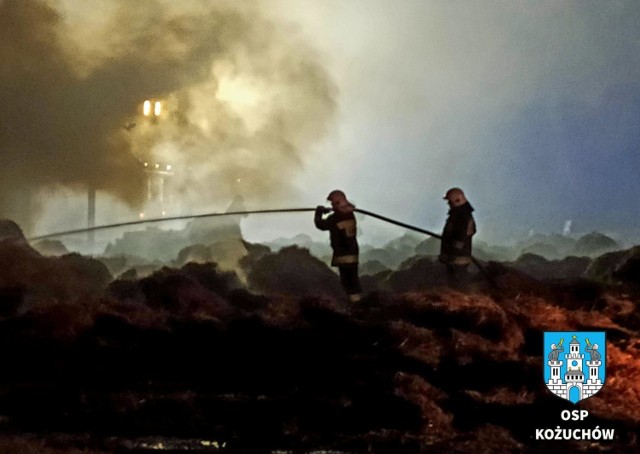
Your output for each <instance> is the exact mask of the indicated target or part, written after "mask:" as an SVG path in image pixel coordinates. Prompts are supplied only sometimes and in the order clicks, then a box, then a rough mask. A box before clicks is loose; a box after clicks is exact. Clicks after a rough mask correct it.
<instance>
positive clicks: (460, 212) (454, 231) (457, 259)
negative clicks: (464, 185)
mask: <svg viewBox="0 0 640 454" xmlns="http://www.w3.org/2000/svg"><path fill="white" fill-rule="evenodd" d="M472 212H473V207H472V206H471V204H470V203H469V202H466V203H464V204H463V205H460V206H458V207H453V208H451V209H450V210H449V216H448V217H447V222H446V223H445V226H444V229H443V231H442V241H441V243H440V261H442V262H444V263H447V264H451V265H468V264H469V263H471V238H472V237H473V235H474V234H475V233H476V223H475V221H474V219H473V215H472V214H471V213H472Z"/></svg>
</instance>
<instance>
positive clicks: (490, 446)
mask: <svg viewBox="0 0 640 454" xmlns="http://www.w3.org/2000/svg"><path fill="white" fill-rule="evenodd" d="M0 230H1V231H2V233H3V236H4V239H3V240H2V241H0V264H2V266H0V277H1V278H2V279H1V281H0V290H1V291H0V308H1V309H2V310H0V353H2V354H1V355H0V357H1V358H2V364H3V368H2V369H3V374H2V376H1V377H0V424H2V427H3V428H4V429H5V430H6V434H7V435H6V436H2V435H0V447H3V449H7V450H10V449H24V448H25V446H26V447H30V446H31V444H32V443H35V442H34V441H33V438H32V437H33V434H37V437H38V440H39V441H38V443H39V444H40V447H41V450H44V448H46V449H49V450H50V452H65V451H67V450H70V449H74V448H77V449H84V450H87V449H89V450H91V449H95V450H98V451H114V450H119V451H124V452H127V450H133V451H135V452H146V451H148V450H151V449H153V446H160V443H162V446H164V447H165V448H166V449H173V451H177V452H180V451H189V450H191V449H192V448H193V449H195V448H194V447H198V449H201V450H204V449H205V448H204V447H203V445H202V444H201V443H200V440H216V442H219V443H223V442H224V443H225V446H227V448H228V449H229V452H265V451H269V450H277V449H289V450H297V451H299V452H308V451H313V450H317V449H331V450H334V451H335V450H342V451H347V452H367V451H369V452H371V451H372V452H398V453H417V452H425V451H427V452H429V451H436V452H439V451H445V450H446V451H452V450H455V451H456V452H469V453H471V452H482V451H514V450H516V451H525V452H527V451H531V452H537V451H539V450H540V449H541V448H542V447H543V446H542V445H539V444H536V443H534V442H533V441H532V436H533V433H534V430H535V428H536V427H539V428H541V427H549V426H553V427H555V426H556V425H557V424H563V423H562V422H561V421H560V420H559V414H560V411H561V410H562V409H565V408H567V407H565V406H563V404H564V401H562V400H561V399H558V398H556V397H554V396H552V395H551V394H550V393H549V392H548V391H547V390H546V389H545V387H544V384H543V382H542V381H541V379H540V362H541V358H540V352H539V348H540V345H541V332H542V331H545V330H566V331H570V330H606V331H607V333H608V334H607V336H608V346H607V350H608V367H607V382H606V386H604V387H603V389H602V390H601V391H600V392H598V394H596V395H595V396H593V397H591V398H589V399H587V400H586V401H584V402H583V403H582V402H581V405H582V406H583V408H585V409H587V410H588V411H589V412H590V416H589V423H590V424H592V427H595V426H596V425H598V426H599V427H601V428H615V429H616V434H617V438H616V439H615V440H613V441H612V442H606V443H609V444H605V442H597V441H595V440H591V441H589V442H578V441H572V442H567V443H568V444H567V449H568V450H582V449H586V448H588V449H601V450H607V449H610V448H611V449H615V450H624V448H625V447H627V446H628V445H629V443H633V440H634V439H635V438H634V437H636V436H637V427H638V423H639V421H640V414H639V413H638V408H640V402H639V400H638V389H637V388H638V380H637V378H638V375H639V374H640V363H639V361H638V359H637V351H638V346H639V343H640V340H639V339H640V337H639V335H638V332H639V330H640V319H639V318H638V315H637V304H638V291H637V287H636V288H635V290H634V287H633V286H627V285H622V286H620V285H621V284H623V283H624V282H625V281H618V283H617V286H607V285H605V284H604V283H599V284H595V283H594V284H593V286H592V291H589V292H584V291H582V290H584V288H583V289H582V290H580V288H577V287H572V286H571V284H570V283H567V285H566V286H565V287H563V288H559V287H553V286H550V285H548V284H546V283H544V282H542V281H540V280H536V279H534V278H532V277H527V276H526V275H524V274H523V273H521V272H518V271H516V270H514V269H512V268H510V267H508V266H505V265H502V266H499V264H494V265H492V266H490V267H488V268H489V271H490V272H491V273H492V275H493V276H494V278H495V279H496V280H497V282H498V284H499V285H500V286H501V287H502V288H503V289H504V291H503V292H501V293H495V292H494V291H493V290H491V289H490V288H489V287H488V286H487V285H483V284H482V282H476V287H475V290H474V291H473V292H468V293H462V292H458V291H453V290H450V289H447V288H444V287H442V286H441V285H438V284H437V283H434V282H433V281H431V285H428V286H427V285H422V284H421V283H424V281H428V280H429V279H430V276H431V275H433V274H435V273H437V271H436V268H437V267H438V264H437V263H434V264H433V265H428V260H429V259H428V258H421V259H419V260H416V261H415V262H414V263H407V264H406V265H405V267H404V269H402V270H400V271H398V272H393V273H391V274H390V275H389V276H388V278H385V277H378V278H376V279H375V280H377V281H380V283H383V281H385V280H386V282H388V283H390V286H389V287H387V290H386V291H376V292H373V293H371V294H369V295H368V296H367V297H366V298H365V299H364V300H363V301H362V304H361V305H360V306H359V307H357V308H349V307H347V306H345V303H344V301H342V299H341V297H342V295H341V294H340V292H339V288H338V278H337V276H333V283H331V282H329V275H330V274H331V272H330V271H329V269H328V267H327V266H326V265H324V264H323V263H322V262H321V261H319V260H318V259H316V258H314V257H312V256H311V255H310V254H309V253H308V251H306V250H304V249H300V248H293V247H288V248H286V247H285V248H284V249H282V250H281V251H279V252H276V253H273V252H270V251H269V250H268V249H267V248H265V247H264V246H260V245H250V244H246V245H245V247H246V249H247V255H246V256H245V257H243V259H242V261H241V262H242V266H244V267H245V270H246V272H247V276H248V283H247V284H245V283H243V282H242V281H241V280H240V279H239V278H238V276H237V275H236V273H234V272H233V271H223V270H221V269H220V267H218V266H217V265H216V264H215V263H212V262H208V263H200V264H198V263H187V264H186V265H184V266H180V267H176V268H169V267H165V268H162V269H160V270H158V271H156V272H154V273H152V274H151V275H149V276H147V277H144V278H140V279H137V278H122V279H113V278H112V277H111V276H110V275H109V272H108V271H107V267H106V266H104V265H102V264H100V263H99V262H97V261H96V260H95V259H87V258H84V257H81V256H79V255H67V256H62V257H43V256H41V255H40V254H39V253H37V252H36V251H34V250H33V249H31V248H29V246H28V245H27V244H26V242H25V241H24V239H23V238H22V237H21V234H20V231H19V229H18V228H17V226H15V225H11V224H8V223H3V224H2V225H0ZM399 243H401V244H402V245H405V246H406V245H407V244H408V239H406V238H405V239H404V240H403V241H401V242H399ZM394 244H398V242H396V243H394ZM213 252H214V251H213V250H208V251H207V253H208V254H213ZM631 252H633V251H628V253H629V254H630V253H631ZM618 255H620V254H618ZM606 262H607V263H609V268H611V266H612V265H611V263H612V261H611V260H610V259H607V260H606ZM394 276H395V278H394ZM283 277H284V278H285V279H283ZM636 277H637V274H636ZM411 283H413V285H408V284H411ZM629 283H631V282H629ZM636 285H637V282H636ZM257 288H259V289H260V292H259V293H258V292H256V290H255V289H257ZM576 290H578V291H576ZM305 293H306V295H305ZM567 405H571V404H567ZM470 408H473V409H474V411H469V409H470ZM571 408H573V407H571ZM550 420H551V421H553V424H550V423H549V421H550ZM86 434H91V435H90V436H87V435H86ZM585 443H588V444H585ZM16 447H17V448H16ZM32 449H36V448H32ZM211 452H215V451H214V450H213V448H212V449H211Z"/></svg>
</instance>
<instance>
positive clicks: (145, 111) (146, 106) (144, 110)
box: [142, 99, 151, 117]
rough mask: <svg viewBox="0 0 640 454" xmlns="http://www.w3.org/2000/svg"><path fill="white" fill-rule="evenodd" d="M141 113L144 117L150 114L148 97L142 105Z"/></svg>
mask: <svg viewBox="0 0 640 454" xmlns="http://www.w3.org/2000/svg"><path fill="white" fill-rule="evenodd" d="M142 113H143V114H144V116H145V117H148V116H149V115H150V114H151V101H149V100H148V99H147V100H146V101H145V102H144V104H143V105H142Z"/></svg>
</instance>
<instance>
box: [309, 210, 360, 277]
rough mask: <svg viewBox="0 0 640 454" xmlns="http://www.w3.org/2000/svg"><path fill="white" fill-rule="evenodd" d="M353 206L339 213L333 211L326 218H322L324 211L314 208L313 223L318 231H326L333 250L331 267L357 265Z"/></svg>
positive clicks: (356, 241) (357, 250)
mask: <svg viewBox="0 0 640 454" xmlns="http://www.w3.org/2000/svg"><path fill="white" fill-rule="evenodd" d="M353 209H354V207H353V205H349V206H348V207H347V208H346V209H344V210H341V211H334V212H333V213H331V214H330V215H329V216H327V217H326V218H324V219H323V218H322V215H323V214H324V210H323V208H322V207H318V208H316V213H315V216H314V219H313V221H314V223H315V225H316V227H317V228H318V229H320V230H328V231H329V238H330V241H331V248H332V249H333V258H332V260H331V265H333V266H340V265H346V264H350V263H358V252H359V249H358V240H357V239H356V230H357V229H356V218H355V216H354V215H353Z"/></svg>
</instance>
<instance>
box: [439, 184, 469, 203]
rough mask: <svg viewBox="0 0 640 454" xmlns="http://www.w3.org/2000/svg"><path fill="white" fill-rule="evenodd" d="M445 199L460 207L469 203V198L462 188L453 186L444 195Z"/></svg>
mask: <svg viewBox="0 0 640 454" xmlns="http://www.w3.org/2000/svg"><path fill="white" fill-rule="evenodd" d="M443 199H444V200H448V201H449V203H450V204H451V206H453V207H459V206H461V205H464V204H465V203H467V198H466V197H465V195H464V192H462V189H460V188H451V189H449V190H448V191H447V193H446V194H445V195H444V197H443Z"/></svg>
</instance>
